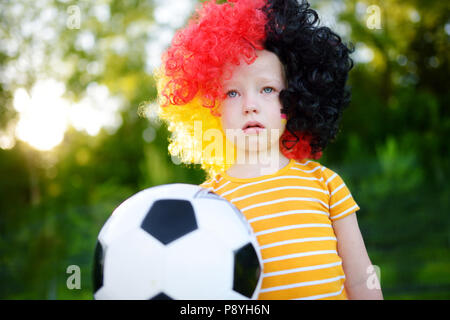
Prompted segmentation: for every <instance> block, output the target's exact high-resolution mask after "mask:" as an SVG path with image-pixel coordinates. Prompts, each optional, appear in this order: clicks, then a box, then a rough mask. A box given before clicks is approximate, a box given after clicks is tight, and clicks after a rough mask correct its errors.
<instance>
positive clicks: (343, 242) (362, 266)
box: [333, 213, 383, 300]
mask: <svg viewBox="0 0 450 320" xmlns="http://www.w3.org/2000/svg"><path fill="white" fill-rule="evenodd" d="M333 228H334V232H335V234H336V237H337V243H338V253H339V256H340V257H341V258H342V265H343V268H344V273H345V278H346V280H345V290H346V292H347V295H348V298H349V299H357V300H364V299H368V300H382V299H383V294H382V292H381V289H377V288H376V287H378V288H380V286H379V281H378V279H375V280H376V281H377V283H376V284H377V285H375V286H374V285H373V280H374V277H376V275H375V274H374V272H373V268H371V266H372V263H371V262H370V258H369V256H368V254H367V250H366V247H365V245H364V240H363V238H362V235H361V231H360V230H359V226H358V221H357V219H356V214H354V213H353V214H351V215H349V216H347V217H345V218H342V219H339V220H336V221H334V222H333ZM369 277H370V279H369Z"/></svg>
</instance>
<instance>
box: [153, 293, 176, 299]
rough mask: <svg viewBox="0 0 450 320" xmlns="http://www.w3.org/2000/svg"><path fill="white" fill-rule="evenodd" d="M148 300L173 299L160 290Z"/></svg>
mask: <svg viewBox="0 0 450 320" xmlns="http://www.w3.org/2000/svg"><path fill="white" fill-rule="evenodd" d="M149 300H173V299H172V298H171V297H169V296H168V295H167V294H165V293H164V292H160V293H158V294H157V295H156V296H153V297H152V298H150V299H149Z"/></svg>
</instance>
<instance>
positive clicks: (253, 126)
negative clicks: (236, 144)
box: [242, 121, 265, 134]
mask: <svg viewBox="0 0 450 320" xmlns="http://www.w3.org/2000/svg"><path fill="white" fill-rule="evenodd" d="M264 129H265V128H264V126H263V125H262V124H261V123H260V122H258V121H248V122H247V123H246V124H245V125H244V126H243V127H242V131H243V132H244V133H245V134H259V133H260V132H261V131H263V130H264Z"/></svg>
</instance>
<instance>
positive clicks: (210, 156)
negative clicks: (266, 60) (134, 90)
mask: <svg viewBox="0 0 450 320" xmlns="http://www.w3.org/2000/svg"><path fill="white" fill-rule="evenodd" d="M155 78H156V83H157V89H158V104H159V107H158V116H159V118H160V119H161V120H163V121H164V122H166V123H167V127H168V130H169V132H171V137H170V138H169V147H168V149H169V153H170V154H171V155H172V156H176V157H178V158H179V159H180V160H181V162H182V163H185V164H200V165H201V168H202V169H203V170H205V171H206V173H207V179H209V178H212V177H214V176H215V175H216V174H217V173H219V172H221V171H225V170H227V169H228V168H229V167H230V166H231V165H232V164H233V163H234V162H235V161H236V146H234V145H233V144H232V143H231V142H229V141H228V140H227V139H226V136H225V133H224V131H223V130H222V125H221V123H220V117H219V116H214V115H212V114H211V111H212V110H215V111H217V110H219V105H218V103H216V105H215V106H214V108H213V109H210V108H206V107H204V106H203V105H202V96H201V94H197V95H196V96H195V97H194V99H192V100H191V101H190V102H189V103H187V104H184V105H174V104H171V103H169V101H167V99H166V98H165V97H163V96H162V95H161V93H162V92H163V89H164V88H165V85H166V83H167V82H168V81H169V78H167V77H165V76H164V73H163V72H162V71H161V70H158V71H157V72H156V73H155Z"/></svg>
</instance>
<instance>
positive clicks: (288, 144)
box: [264, 0, 354, 159]
mask: <svg viewBox="0 0 450 320" xmlns="http://www.w3.org/2000/svg"><path fill="white" fill-rule="evenodd" d="M264 11H265V13H266V14H267V17H268V23H267V25H266V35H267V37H266V40H265V43H264V47H265V49H266V50H268V51H271V52H273V53H275V54H276V55H277V56H278V58H279V59H280V61H281V63H282V64H283V65H284V68H285V74H286V82H287V88H286V89H285V90H283V91H282V92H280V100H281V103H282V106H283V109H282V112H283V113H285V114H286V115H287V119H288V122H287V124H286V130H285V133H284V134H283V136H282V137H281V138H280V142H281V144H280V148H281V150H282V152H283V154H284V155H285V156H286V157H288V158H295V159H301V158H313V159H318V158H320V157H321V155H322V151H323V150H324V149H325V147H326V146H327V145H328V143H329V142H330V141H332V140H333V139H334V138H335V137H336V134H337V132H338V126H339V121H340V119H341V116H342V112H343V110H344V108H345V107H347V106H348V104H349V102H350V97H351V93H350V89H349V87H347V86H346V81H347V76H348V73H349V71H350V69H351V68H352V67H353V61H352V59H351V58H350V54H351V53H352V52H353V50H354V49H353V48H352V47H350V48H349V47H347V46H346V45H345V44H343V43H342V41H341V38H340V37H339V36H338V35H337V34H336V33H334V32H333V31H332V30H330V29H329V28H328V27H324V26H322V27H319V26H316V24H317V23H318V21H319V17H318V14H317V12H316V11H314V10H313V9H310V8H309V4H308V2H307V1H301V2H300V3H299V2H298V1H297V0H269V1H268V2H267V5H266V6H265V7H264ZM308 153H309V154H308Z"/></svg>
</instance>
